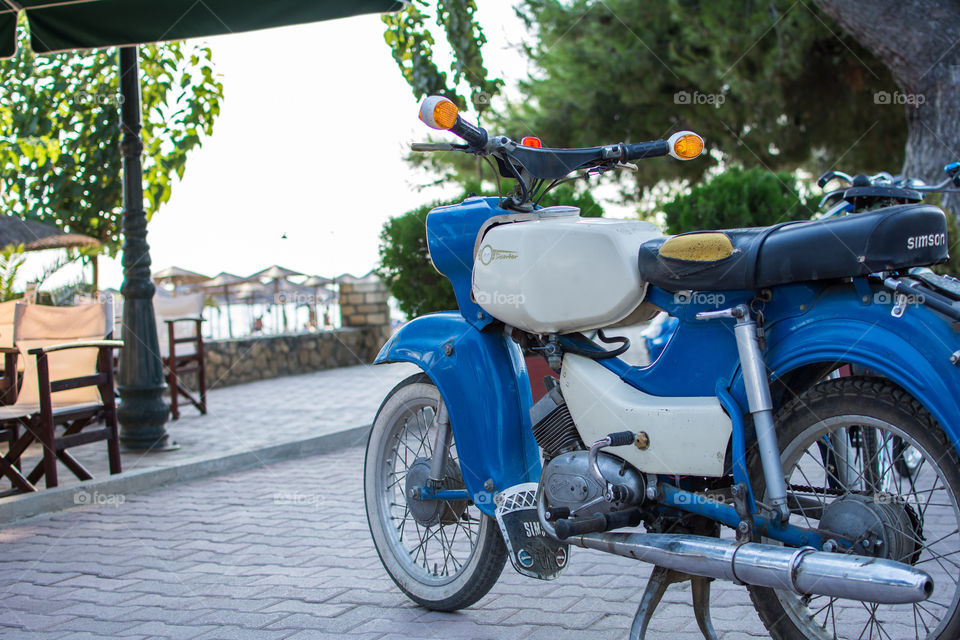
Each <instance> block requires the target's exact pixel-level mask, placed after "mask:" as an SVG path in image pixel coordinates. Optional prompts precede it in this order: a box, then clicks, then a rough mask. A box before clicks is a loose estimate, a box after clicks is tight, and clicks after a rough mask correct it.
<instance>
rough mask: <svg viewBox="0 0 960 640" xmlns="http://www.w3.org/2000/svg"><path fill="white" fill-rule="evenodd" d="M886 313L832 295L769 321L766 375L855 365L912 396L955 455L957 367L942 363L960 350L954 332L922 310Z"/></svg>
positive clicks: (959, 431) (959, 427) (737, 389)
mask: <svg viewBox="0 0 960 640" xmlns="http://www.w3.org/2000/svg"><path fill="white" fill-rule="evenodd" d="M890 308H891V307H890V306H889V305H881V304H866V305H861V304H859V303H858V302H856V297H855V296H854V295H853V292H852V290H847V291H842V290H834V291H831V292H828V293H826V294H825V295H824V296H823V297H821V298H820V299H819V300H818V301H817V302H816V304H815V305H814V306H813V308H812V309H810V311H809V312H808V313H805V314H801V315H795V316H793V317H782V318H781V319H779V321H777V320H774V319H773V318H771V320H774V321H773V322H772V323H771V326H770V328H769V331H768V333H767V337H768V344H769V350H768V351H767V353H766V360H767V366H768V367H769V369H770V371H771V376H772V377H773V378H783V377H785V376H788V375H789V374H790V373H791V372H793V371H797V370H799V369H801V368H802V367H804V366H807V365H816V364H822V363H828V364H838V365H839V364H855V365H860V366H862V367H864V368H866V369H869V370H870V371H872V372H874V373H875V374H877V375H880V376H882V377H884V378H887V379H889V380H891V381H892V382H894V383H896V384H897V385H898V386H900V387H902V388H903V389H904V390H905V391H907V392H908V393H910V395H912V396H913V397H914V398H916V399H917V401H919V402H920V403H921V404H922V405H923V406H924V407H926V409H927V411H929V412H930V414H931V415H932V416H933V417H934V418H936V420H937V422H939V423H940V425H941V427H942V428H943V429H944V431H945V432H946V434H947V436H948V438H949V439H950V441H951V442H952V443H953V445H954V448H956V449H957V450H958V451H960V369H958V367H957V366H955V365H953V364H952V363H951V362H950V355H951V354H952V353H953V352H954V351H956V350H958V349H960V334H958V333H957V332H956V331H954V329H953V328H952V327H951V325H950V323H949V322H948V321H946V320H945V319H944V318H943V317H942V316H940V315H939V314H937V313H936V312H934V311H932V310H930V309H929V308H927V307H923V306H910V307H908V309H907V312H906V313H905V314H904V315H903V316H902V317H900V318H894V317H892V316H891V315H890ZM738 378H739V376H738ZM742 389H743V385H742V381H741V380H740V379H737V380H736V381H735V383H734V385H733V387H732V390H733V391H734V394H735V395H737V396H739V397H738V400H741V401H742V403H743V406H746V401H745V400H744V399H743V398H742Z"/></svg>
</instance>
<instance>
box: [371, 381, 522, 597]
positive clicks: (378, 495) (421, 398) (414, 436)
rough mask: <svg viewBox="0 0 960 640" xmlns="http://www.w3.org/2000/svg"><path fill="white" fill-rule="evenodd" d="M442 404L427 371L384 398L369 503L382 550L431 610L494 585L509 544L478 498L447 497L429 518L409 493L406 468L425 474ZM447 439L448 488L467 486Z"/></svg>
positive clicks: (407, 588)
mask: <svg viewBox="0 0 960 640" xmlns="http://www.w3.org/2000/svg"><path fill="white" fill-rule="evenodd" d="M439 402H440V391H439V390H438V389H437V387H436V386H435V385H434V384H433V382H432V381H431V380H430V378H429V377H428V376H426V375H425V374H417V375H414V376H411V377H409V378H407V379H406V380H404V381H403V382H401V383H400V384H398V385H397V386H396V387H394V389H393V390H392V391H391V392H390V394H389V395H388V396H387V397H386V399H385V400H384V401H383V404H382V405H380V410H379V411H377V417H376V418H375V419H374V422H373V428H372V429H371V430H370V437H369V439H368V441H367V453H366V458H365V460H364V470H363V484H364V502H365V503H366V509H367V523H368V524H369V526H370V534H371V536H372V537H373V543H374V546H375V547H376V549H377V554H379V556H380V561H381V562H382V563H383V566H384V568H385V569H386V570H387V573H388V574H390V577H391V578H392V579H393V581H394V582H395V583H396V585H397V586H398V587H400V590H401V591H403V592H404V593H405V594H406V595H407V596H408V597H409V598H410V599H411V600H413V601H414V602H416V603H418V604H420V605H422V606H424V607H427V608H428V609H434V610H437V611H456V610H457V609H462V608H464V607H468V606H470V605H472V604H473V603H475V602H476V601H477V600H479V599H480V598H482V597H483V596H484V595H486V594H487V592H488V591H489V590H490V588H491V587H493V585H494V584H495V583H496V581H497V578H499V577H500V573H501V572H502V571H503V566H504V563H505V562H506V559H507V549H506V546H505V545H504V543H503V538H502V537H501V535H500V531H499V529H498V527H497V523H496V522H495V521H494V520H493V519H492V518H491V517H489V516H487V515H486V514H484V513H483V512H481V511H480V510H479V509H478V508H477V507H476V506H475V505H474V504H473V503H472V502H469V501H454V502H447V501H444V503H445V504H444V505H443V506H442V507H441V508H440V509H439V512H438V513H437V514H436V516H435V517H433V518H425V517H424V512H425V511H428V509H426V508H424V507H423V506H422V505H424V503H419V504H415V503H413V502H411V501H410V500H409V496H408V495H407V494H406V490H405V487H406V480H407V473H408V472H410V471H411V469H413V470H414V471H413V473H415V474H417V473H419V474H421V475H422V472H423V468H424V465H428V464H429V460H430V458H432V456H433V444H434V441H435V432H436V427H434V426H433V416H434V415H435V413H436V411H437V407H438V406H439ZM449 445H450V446H449V450H448V461H447V465H446V476H447V477H446V480H445V484H444V486H445V488H447V489H462V488H464V484H463V479H462V477H461V474H460V470H459V463H458V461H457V453H456V445H455V443H454V442H453V435H452V434H451V435H450V438H449ZM411 506H413V507H414V510H413V511H411ZM418 517H419V520H418Z"/></svg>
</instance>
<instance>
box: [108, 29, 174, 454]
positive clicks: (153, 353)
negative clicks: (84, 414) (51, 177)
mask: <svg viewBox="0 0 960 640" xmlns="http://www.w3.org/2000/svg"><path fill="white" fill-rule="evenodd" d="M119 60H120V95H121V98H122V100H123V102H122V104H121V105H120V131H121V140H120V149H121V153H122V154H123V259H122V261H121V264H122V265H123V285H122V286H121V287H120V292H121V293H122V294H123V299H124V304H123V340H124V346H123V349H120V354H119V360H120V362H119V365H120V366H119V372H118V376H117V391H118V392H119V393H120V399H121V402H120V406H119V407H118V408H117V418H118V420H119V421H120V427H121V429H120V442H121V443H122V444H123V446H124V447H125V448H127V449H131V450H158V449H160V450H163V449H169V448H171V447H172V445H171V443H170V436H169V434H168V433H167V430H166V427H164V423H166V421H167V414H168V413H169V409H168V407H167V405H166V403H164V401H163V398H162V394H163V388H164V377H163V363H162V362H161V359H160V345H159V342H158V340H157V325H156V318H155V317H154V315H153V293H154V285H153V281H152V280H151V279H150V246H149V245H148V244H147V214H146V212H145V211H144V210H143V166H142V164H141V154H142V152H143V140H142V139H141V137H140V128H141V124H140V72H139V66H138V64H137V47H135V46H133V47H122V48H121V49H120V55H119Z"/></svg>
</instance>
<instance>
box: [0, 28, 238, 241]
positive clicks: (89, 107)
mask: <svg viewBox="0 0 960 640" xmlns="http://www.w3.org/2000/svg"><path fill="white" fill-rule="evenodd" d="M19 37H20V43H19V47H18V50H17V53H16V55H15V57H13V58H11V59H10V60H6V61H2V62H0V104H2V105H4V106H5V108H4V109H3V110H0V209H2V212H3V213H6V214H15V215H19V216H22V217H25V218H30V219H34V220H39V221H41V222H46V223H49V224H54V225H56V226H57V227H59V228H61V229H63V230H65V231H73V232H77V233H84V234H87V235H90V236H93V237H95V238H97V239H98V240H100V242H101V243H102V251H104V252H106V253H108V254H109V255H115V254H116V253H117V251H118V250H119V246H120V231H121V228H120V227H121V214H122V172H121V167H122V162H121V154H120V148H119V143H120V125H119V118H120V116H119V107H120V101H121V96H120V95H119V75H118V71H117V53H116V50H105V51H98V52H84V53H61V54H52V55H43V56H40V55H35V54H34V53H33V52H32V51H31V50H30V47H29V45H28V43H27V42H26V40H27V38H28V34H27V33H26V28H25V26H23V25H22V26H21V30H20V36H19ZM140 68H141V87H142V110H143V139H144V154H143V162H144V184H145V196H146V203H145V205H146V210H147V215H148V216H151V215H152V214H153V213H155V212H156V211H157V209H158V208H159V207H160V205H162V204H163V203H164V202H166V201H167V200H169V199H170V194H171V189H172V187H173V183H174V180H175V179H177V178H182V177H183V173H184V170H185V168H186V160H187V155H188V153H189V152H190V151H191V150H192V149H194V148H197V147H199V146H200V144H201V141H202V138H203V136H205V135H210V133H211V132H212V131H213V123H214V120H215V119H216V117H217V116H218V115H219V113H220V104H221V100H222V97H223V86H222V85H221V83H220V82H219V80H218V79H217V78H216V77H215V75H214V72H213V67H212V62H211V52H210V50H209V49H207V48H204V47H197V46H193V45H187V44H184V43H180V42H175V43H170V44H164V45H148V46H142V47H140ZM4 141H5V142H4Z"/></svg>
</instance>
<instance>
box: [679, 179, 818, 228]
mask: <svg viewBox="0 0 960 640" xmlns="http://www.w3.org/2000/svg"><path fill="white" fill-rule="evenodd" d="M815 207H816V200H815V199H814V198H811V199H810V200H809V201H804V199H803V198H802V197H801V196H800V185H799V184H798V183H797V180H796V179H795V178H794V176H793V175H791V174H789V173H786V172H781V173H772V172H770V171H766V170H764V169H760V168H757V167H754V168H751V169H747V170H743V169H740V168H733V169H730V170H728V171H725V172H723V173H721V174H719V175H717V176H715V177H714V178H713V179H712V180H710V181H709V182H706V183H704V184H700V185H697V186H695V187H694V188H693V189H691V190H690V191H689V192H687V193H684V194H682V195H680V196H677V197H676V198H674V199H673V200H672V201H670V202H668V203H667V204H666V205H664V207H663V211H664V213H665V214H666V218H667V219H666V231H667V233H684V232H687V231H698V230H701V229H737V228H742V227H752V226H767V225H773V224H777V223H779V222H786V221H788V220H809V219H810V217H811V216H812V215H813V214H814V213H815V212H816V208H815Z"/></svg>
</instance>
